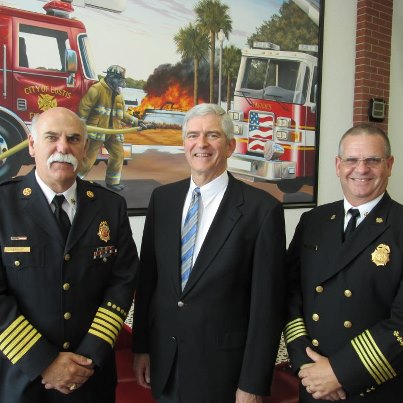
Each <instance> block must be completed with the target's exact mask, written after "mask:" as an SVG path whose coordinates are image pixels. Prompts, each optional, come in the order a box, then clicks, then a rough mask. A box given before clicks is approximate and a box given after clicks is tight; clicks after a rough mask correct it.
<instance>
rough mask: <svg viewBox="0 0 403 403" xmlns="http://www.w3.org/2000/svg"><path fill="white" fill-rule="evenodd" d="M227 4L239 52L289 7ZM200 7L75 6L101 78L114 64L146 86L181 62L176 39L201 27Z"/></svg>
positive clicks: (23, 3)
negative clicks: (118, 9)
mask: <svg viewBox="0 0 403 403" xmlns="http://www.w3.org/2000/svg"><path fill="white" fill-rule="evenodd" d="M112 1H113V0H110V2H112ZM221 1H222V3H224V4H227V5H228V6H229V7H230V11H229V13H230V16H231V18H232V22H233V30H232V33H231V35H230V37H229V40H228V41H227V40H226V41H225V42H224V46H228V45H235V46H237V47H239V48H245V47H247V45H246V40H247V37H248V36H250V35H251V34H252V33H254V32H255V31H256V29H257V27H259V26H260V25H261V24H262V23H263V22H264V21H267V20H269V19H270V18H271V16H272V15H273V14H274V13H277V12H278V10H279V8H280V6H281V4H282V3H283V0H248V1H245V0H221ZM45 2H46V1H42V0H7V1H0V4H1V5H12V6H15V7H18V8H22V9H25V10H30V11H37V12H43V9H42V7H43V5H44V3H45ZM81 3H83V1H82V0H81ZM197 3H198V1H197V0H126V9H125V10H124V11H123V12H122V13H111V12H107V11H102V10H99V9H94V8H83V7H78V6H75V11H74V14H73V16H74V17H75V18H77V19H79V20H81V21H83V22H84V24H85V26H86V29H87V32H88V35H89V38H90V41H91V47H92V52H93V56H94V59H95V65H96V67H97V70H98V73H102V72H103V71H105V69H106V68H107V67H108V66H109V65H110V64H120V65H122V66H125V67H126V68H127V75H128V76H130V77H132V78H134V79H143V80H146V79H147V78H148V76H149V75H150V74H151V73H152V72H153V71H154V69H155V68H156V67H158V66H159V65H160V64H163V63H171V64H175V63H177V62H178V61H179V60H180V55H179V54H178V53H177V52H176V47H175V44H174V41H173V36H174V35H175V34H176V33H177V32H178V31H179V29H180V28H182V27H185V26H186V25H188V24H189V23H190V22H194V21H195V14H194V11H193V9H194V6H195V5H196V4H197ZM73 5H74V1H73Z"/></svg>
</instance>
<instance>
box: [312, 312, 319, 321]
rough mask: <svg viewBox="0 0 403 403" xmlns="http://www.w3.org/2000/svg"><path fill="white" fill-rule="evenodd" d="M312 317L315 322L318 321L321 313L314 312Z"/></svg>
mask: <svg viewBox="0 0 403 403" xmlns="http://www.w3.org/2000/svg"><path fill="white" fill-rule="evenodd" d="M312 319H313V320H314V321H315V322H317V321H318V320H319V315H318V314H317V313H314V314H313V315H312Z"/></svg>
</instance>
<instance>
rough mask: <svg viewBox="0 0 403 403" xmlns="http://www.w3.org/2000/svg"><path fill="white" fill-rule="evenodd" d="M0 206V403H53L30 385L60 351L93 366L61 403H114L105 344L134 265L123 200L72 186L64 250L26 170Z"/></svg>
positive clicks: (120, 314) (56, 396)
mask: <svg viewBox="0 0 403 403" xmlns="http://www.w3.org/2000/svg"><path fill="white" fill-rule="evenodd" d="M0 206H1V207H0V246H1V252H0V352H1V359H0V402H1V403H11V402H12V403H39V402H40V403H47V402H59V401H61V400H60V399H61V397H62V395H61V394H60V393H59V392H56V391H46V390H45V389H44V387H43V385H42V384H41V378H40V375H41V373H42V372H43V371H44V370H45V369H46V368H47V367H48V366H49V364H50V363H51V362H52V361H53V360H54V359H55V358H56V356H57V355H58V353H59V352H61V351H72V352H75V353H78V354H82V355H85V356H87V357H90V358H91V359H92V360H93V362H94V364H95V365H96V372H95V374H94V375H93V376H92V378H91V379H90V380H89V381H88V382H87V383H86V384H84V385H83V386H82V387H81V388H79V389H78V390H77V391H75V392H74V393H72V394H70V395H69V396H68V397H64V398H63V402H69V403H70V402H77V403H93V402H97V403H98V402H108V403H110V402H114V389H115V383H116V374H115V362H114V354H113V345H114V342H115V341H116V338H117V335H118V332H119V330H120V328H121V327H122V324H123V322H124V319H125V317H126V315H127V313H128V311H129V309H130V305H131V301H132V298H133V292H134V281H135V275H136V271H137V265H138V257H137V251H136V246H135V244H134V241H133V238H132V233H131V229H130V225H129V220H128V217H127V212H126V203H125V201H124V199H123V198H122V197H121V196H118V195H116V194H115V193H113V192H111V191H109V190H106V189H104V188H103V187H101V186H99V185H96V184H93V183H90V182H86V181H82V180H80V179H77V212H76V215H75V218H74V222H73V223H72V227H71V230H70V233H69V236H68V239H67V243H66V244H65V243H64V241H63V238H62V235H61V233H60V230H59V228H58V227H57V223H56V220H55V218H54V216H53V214H52V211H51V209H50V206H49V204H48V202H47V200H46V198H45V196H44V194H43V192H42V190H41V189H40V187H39V185H38V183H37V182H36V179H35V175H34V171H32V172H31V173H30V174H28V175H27V176H25V177H19V178H15V179H12V180H10V181H8V182H5V183H3V184H2V185H0ZM101 223H103V224H102V225H101ZM101 238H102V239H101Z"/></svg>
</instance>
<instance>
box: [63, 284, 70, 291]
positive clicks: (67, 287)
mask: <svg viewBox="0 0 403 403" xmlns="http://www.w3.org/2000/svg"><path fill="white" fill-rule="evenodd" d="M63 290H64V291H68V290H70V284H69V283H64V284H63Z"/></svg>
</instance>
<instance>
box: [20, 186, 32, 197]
mask: <svg viewBox="0 0 403 403" xmlns="http://www.w3.org/2000/svg"><path fill="white" fill-rule="evenodd" d="M22 194H23V195H24V196H31V194H32V189H31V188H25V189H24V190H23V191H22Z"/></svg>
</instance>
